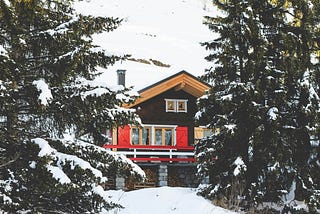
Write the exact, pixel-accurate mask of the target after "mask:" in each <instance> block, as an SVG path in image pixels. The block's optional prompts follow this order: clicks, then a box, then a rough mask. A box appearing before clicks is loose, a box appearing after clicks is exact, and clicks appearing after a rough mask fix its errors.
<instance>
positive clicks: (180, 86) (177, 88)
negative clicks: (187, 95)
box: [174, 82, 186, 91]
mask: <svg viewBox="0 0 320 214" xmlns="http://www.w3.org/2000/svg"><path fill="white" fill-rule="evenodd" d="M185 86H186V83H185V82H182V83H180V84H179V85H177V86H176V87H174V90H175V91H180V90H182V89H183V88H184V87H185Z"/></svg>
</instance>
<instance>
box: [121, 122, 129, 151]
mask: <svg viewBox="0 0 320 214" xmlns="http://www.w3.org/2000/svg"><path fill="white" fill-rule="evenodd" d="M118 145H127V146H129V145H130V126H129V125H126V126H124V127H119V128H118Z"/></svg>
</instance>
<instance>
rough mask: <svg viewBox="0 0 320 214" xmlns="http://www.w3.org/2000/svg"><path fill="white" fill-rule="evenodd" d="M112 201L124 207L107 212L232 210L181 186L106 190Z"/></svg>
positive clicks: (218, 213)
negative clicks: (127, 190) (125, 190)
mask: <svg viewBox="0 0 320 214" xmlns="http://www.w3.org/2000/svg"><path fill="white" fill-rule="evenodd" d="M106 193H108V194H110V196H109V197H111V198H112V201H114V202H116V203H120V204H121V205H122V206H124V207H125V208H124V209H116V210H111V211H109V212H105V213H107V214H114V213H117V214H150V213H152V214H164V213H166V214H170V213H172V214H194V213H201V214H231V213H234V212H231V211H228V210H225V209H223V208H220V207H217V206H214V205H213V204H212V203H211V202H210V201H208V200H206V199H204V198H202V197H200V196H198V195H197V194H196V191H195V189H190V188H183V187H159V188H147V189H141V190H135V191H131V192H123V191H107V192H106Z"/></svg>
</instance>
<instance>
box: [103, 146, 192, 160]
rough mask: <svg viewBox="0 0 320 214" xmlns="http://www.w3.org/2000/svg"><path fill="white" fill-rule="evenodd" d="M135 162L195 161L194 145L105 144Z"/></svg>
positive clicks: (107, 147)
mask: <svg viewBox="0 0 320 214" xmlns="http://www.w3.org/2000/svg"><path fill="white" fill-rule="evenodd" d="M103 147H104V148H106V149H110V150H111V149H112V150H113V151H115V152H116V153H118V154H123V155H125V156H126V157H128V158H129V159H131V160H132V161H134V162H152V163H156V162H181V163H185V162H195V157H194V147H193V146H186V147H181V146H156V145H152V146H148V145H129V146H127V145H104V146H103Z"/></svg>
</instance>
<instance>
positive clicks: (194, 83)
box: [129, 71, 210, 107]
mask: <svg viewBox="0 0 320 214" xmlns="http://www.w3.org/2000/svg"><path fill="white" fill-rule="evenodd" d="M172 88H174V89H175V90H176V91H179V90H184V91H185V92H187V93H189V94H191V95H193V96H195V97H201V96H202V95H204V94H205V92H206V91H207V90H209V89H210V85H208V84H206V83H204V82H202V81H200V80H199V79H198V78H197V77H195V76H193V75H192V74H190V73H188V72H186V71H181V72H179V73H176V74H174V75H172V76H170V77H167V78H165V79H163V80H161V81H159V82H156V83H155V84H152V85H150V86H147V87H146V88H143V89H141V90H140V91H138V92H139V95H140V97H139V98H138V99H137V100H136V102H135V103H134V104H132V105H130V106H129V107H133V106H135V105H138V104H140V103H142V102H144V101H147V100H149V99H151V98H153V97H155V96H157V95H159V94H161V93H163V92H165V91H168V90H170V89H172Z"/></svg>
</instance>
